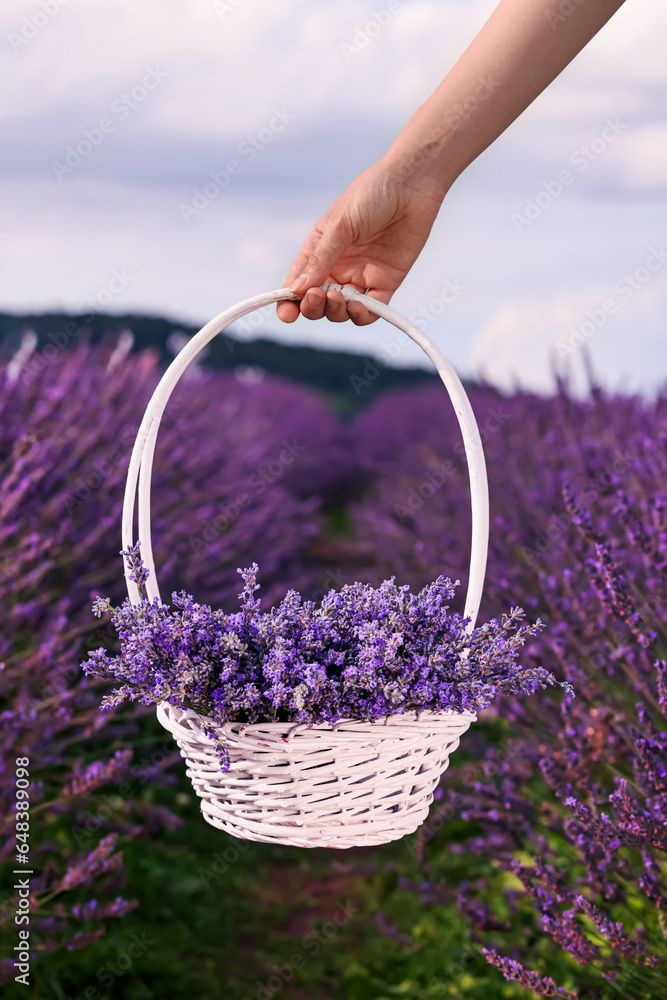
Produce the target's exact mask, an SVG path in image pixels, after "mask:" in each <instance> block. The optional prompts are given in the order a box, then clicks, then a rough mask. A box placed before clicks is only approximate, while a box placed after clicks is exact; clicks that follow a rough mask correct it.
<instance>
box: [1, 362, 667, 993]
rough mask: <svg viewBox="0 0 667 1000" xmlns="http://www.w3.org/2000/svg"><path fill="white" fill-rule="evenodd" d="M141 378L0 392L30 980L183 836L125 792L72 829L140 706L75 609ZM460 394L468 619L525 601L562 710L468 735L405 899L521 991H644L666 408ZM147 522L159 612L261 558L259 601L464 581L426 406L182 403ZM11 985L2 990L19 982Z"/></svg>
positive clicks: (140, 407)
mask: <svg viewBox="0 0 667 1000" xmlns="http://www.w3.org/2000/svg"><path fill="white" fill-rule="evenodd" d="M158 378H159V372H158V371H157V368H156V362H155V357H154V356H153V355H152V354H151V353H150V352H145V353H143V354H141V355H129V354H128V355H126V356H124V355H123V352H122V351H121V352H119V351H118V350H114V349H113V345H104V344H103V345H101V346H100V347H97V348H94V349H93V348H90V347H89V346H86V344H85V343H84V344H83V345H81V346H80V347H78V348H77V349H76V350H74V351H71V352H69V353H61V354H60V355H59V356H57V357H55V358H54V359H53V360H52V361H51V362H50V363H49V365H48V366H47V367H46V368H45V369H44V371H43V372H42V373H41V375H40V376H39V377H38V378H35V377H31V378H22V377H21V370H20V368H19V367H18V366H17V365H14V366H13V367H12V366H11V365H10V366H9V367H7V368H5V369H4V370H3V371H2V372H0V428H1V429H0V480H1V485H0V505H1V507H2V517H0V537H1V545H2V561H1V562H0V590H1V592H2V597H3V609H4V611H5V627H4V629H3V630H2V637H1V638H0V644H1V649H0V663H2V664H3V666H2V672H1V673H0V686H1V694H2V699H3V707H4V710H3V712H2V727H1V736H0V739H1V740H2V747H3V764H4V770H3V775H4V780H3V782H2V786H1V789H0V790H1V793H2V795H3V805H5V808H4V809H3V816H5V817H8V818H7V820H6V821H5V823H4V828H3V841H2V860H3V861H7V862H11V861H12V860H13V857H14V853H15V840H14V837H13V822H12V814H11V812H10V805H11V802H12V800H13V794H14V785H13V781H12V774H13V763H14V759H15V757H17V756H19V755H25V756H28V757H29V758H30V761H31V769H32V776H33V785H32V789H31V794H32V801H33V804H34V806H35V808H36V810H37V812H36V814H35V819H34V820H33V824H32V830H31V844H32V850H33V857H34V861H35V867H36V868H37V869H38V870H39V871H40V875H39V877H38V878H37V879H36V880H34V881H33V883H32V889H33V899H32V906H33V907H34V909H35V917H34V922H33V924H32V928H33V930H34V931H35V932H36V934H35V936H34V947H35V955H36V957H37V958H39V955H40V954H41V953H42V952H44V951H49V950H53V949H55V948H71V949H73V948H79V947H85V946H86V945H88V944H90V943H92V942H94V941H95V940H96V939H97V937H98V936H99V935H100V934H102V933H103V932H104V927H105V923H104V922H105V920H107V919H109V918H111V917H114V916H122V914H123V913H124V912H127V910H128V909H129V908H131V907H133V906H135V905H136V901H135V900H132V899H125V898H124V897H123V895H122V886H123V867H122V846H123V845H124V844H126V843H128V842H130V841H131V840H132V839H133V838H137V837H142V836H143V837H145V836H150V835H152V834H154V833H155V832H156V831H157V830H159V829H160V828H161V827H163V826H167V827H168V826H170V825H173V824H175V823H176V822H178V818H177V817H175V816H174V815H173V814H172V813H170V812H169V811H168V810H166V809H164V808H158V807H155V806H148V805H147V804H146V803H145V802H142V800H141V796H139V795H136V796H134V795H128V796H127V797H126V798H124V800H123V803H122V809H121V815H122V818H123V822H124V826H123V825H122V824H121V826H120V827H119V832H118V833H114V834H112V835H106V836H99V835H98V836H94V835H92V834H91V833H90V831H88V830H87V829H86V826H85V824H84V823H83V820H82V817H85V816H86V812H87V808H88V805H89V797H90V796H91V794H93V793H94V791H95V789H97V788H99V787H100V786H102V785H103V784H105V783H108V782H109V781H114V782H116V783H120V782H122V781H123V780H124V779H127V780H128V781H129V786H130V787H132V782H133V772H132V767H133V764H132V751H131V746H132V743H133V741H134V740H135V739H136V735H137V727H138V724H139V720H140V718H141V715H142V712H145V710H143V709H137V708H135V709H132V710H127V711H123V712H118V713H114V714H112V715H111V716H109V715H107V714H106V713H105V714H104V715H103V714H101V713H100V712H99V710H98V706H99V701H100V689H99V685H95V686H94V687H93V686H88V685H87V684H86V681H85V679H84V678H83V677H82V674H81V672H80V670H78V665H79V664H80V662H81V661H82V659H83V658H84V656H85V654H86V653H87V651H88V650H90V649H93V648H96V647H97V646H99V645H100V644H101V643H104V642H105V641H106V642H109V643H110V642H111V640H112V635H111V634H110V632H109V633H108V632H105V629H104V627H102V628H101V627H100V625H99V622H97V621H96V620H95V619H94V618H93V616H92V614H91V610H90V608H91V603H92V599H93V597H94V596H96V595H98V594H103V595H104V596H108V597H110V599H111V601H112V603H118V602H120V601H121V600H122V599H123V590H124V583H123V577H122V564H121V559H120V556H119V555H118V550H119V549H120V537H119V536H120V511H121V507H122V499H123V489H124V477H125V474H126V471H127V463H128V460H129V455H130V452H131V447H132V443H133V440H134V435H135V434H136V431H137V429H138V426H139V422H140V420H141V416H142V414H143V411H144V408H145V405H146V403H147V401H148V399H149V398H150V394H151V392H152V390H153V388H154V387H155V385H156V384H157V381H158ZM471 398H472V403H473V407H474V409H475V412H476V414H477V418H478V421H479V424H480V427H481V429H482V436H483V438H484V441H485V451H486V456H487V461H488V465H489V479H490V486H491V496H492V528H491V549H490V558H489V570H488V575H487V586H486V590H485V596H484V602H483V606H482V620H485V619H486V618H489V617H492V616H497V615H499V614H501V613H502V612H504V611H506V610H507V608H508V606H509V605H511V604H517V603H518V604H520V605H522V606H523V607H525V608H526V610H527V611H528V612H529V614H530V615H531V616H533V612H534V614H535V615H537V614H539V615H540V616H541V617H542V618H543V619H545V620H546V621H547V622H548V625H549V628H548V629H547V630H546V631H545V632H544V633H542V634H540V635H538V636H536V637H535V639H534V641H533V643H532V645H531V647H529V649H528V657H529V658H530V659H532V660H533V661H534V663H535V664H536V665H537V664H543V665H544V666H545V667H547V668H549V669H553V670H554V671H555V672H556V673H557V674H558V675H559V676H561V677H563V678H567V679H568V680H570V681H571V682H572V683H573V684H574V686H575V688H576V689H577V691H578V697H577V698H576V699H575V700H574V701H572V702H571V703H569V704H568V703H567V702H564V701H562V700H561V699H560V698H558V699H555V700H554V699H553V698H552V697H551V696H549V695H547V694H544V695H542V696H539V697H538V698H534V699H530V700H529V701H528V702H527V703H526V704H525V705H524V706H521V705H519V704H515V703H514V702H511V701H509V702H507V703H506V704H502V705H499V706H498V707H497V709H495V710H490V711H489V712H488V713H485V715H486V719H485V721H486V725H478V726H477V727H475V734H474V736H473V735H472V733H471V739H474V741H475V751H476V752H475V757H476V758H477V763H471V764H469V765H466V766H465V767H459V768H457V767H456V766H455V765H452V767H451V768H450V770H449V771H448V772H447V774H446V776H445V780H444V781H443V787H442V794H441V796H440V798H439V800H438V803H437V806H436V807H435V812H434V817H433V822H432V823H429V824H427V825H426V826H425V827H424V828H423V830H422V832H421V833H420V836H419V838H418V842H417V849H418V857H419V859H420V863H421V864H422V865H423V868H424V881H423V882H421V883H420V884H419V885H418V886H417V885H415V891H416V892H419V893H420V895H421V897H422V898H423V901H424V904H425V905H427V904H428V903H429V901H433V900H437V899H438V898H445V897H447V896H448V894H449V897H451V894H452V893H454V895H455V896H458V899H459V905H460V907H461V908H462V909H463V910H464V912H465V913H466V914H467V915H468V916H469V918H470V922H471V935H472V936H473V937H474V938H475V940H476V941H477V942H478V943H479V944H480V945H481V946H484V947H485V948H486V956H487V960H489V961H491V962H492V963H493V964H495V965H497V966H499V967H500V968H501V970H502V971H503V972H504V973H505V975H506V976H507V978H509V979H514V980H516V981H518V982H520V983H521V984H522V985H524V986H525V987H526V988H532V989H534V990H535V991H536V992H537V993H538V994H542V995H550V994H553V995H556V994H557V993H558V991H560V995H575V996H581V997H588V996H590V997H593V996H596V997H602V996H615V995H618V996H630V997H633V996H646V997H649V996H656V997H657V996H660V995H661V985H660V983H661V978H660V977H661V973H660V969H659V959H660V956H661V953H663V952H664V950H665V947H664V946H665V935H664V933H663V930H664V923H663V918H662V910H663V908H664V906H665V897H666V896H667V893H665V889H664V882H663V872H664V868H663V865H664V852H665V849H666V847H667V825H666V823H667V817H666V816H665V811H664V796H665V791H667V787H666V783H667V771H666V770H665V764H666V763H667V762H666V761H665V756H666V751H667V742H666V741H667V738H666V737H665V736H664V735H663V733H662V730H663V729H664V713H665V710H666V704H667V687H666V683H665V676H664V663H663V657H664V656H665V650H664V640H665V636H664V626H663V625H662V623H663V621H664V610H665V601H666V599H667V589H666V587H665V572H666V567H667V562H666V560H665V548H666V545H667V539H666V536H665V524H664V488H665V482H666V481H667V479H666V475H665V473H666V472H667V469H666V464H667V463H666V460H665V442H666V441H667V399H666V400H663V399H661V400H658V402H657V403H656V404H654V405H649V404H646V403H643V402H641V401H639V400H638V399H630V398H622V397H614V398H610V397H607V396H605V395H604V394H603V393H601V392H600V391H598V390H596V389H593V390H592V391H591V394H590V398H588V399H587V400H585V401H581V400H576V399H574V398H572V396H571V395H570V393H569V392H568V390H567V387H566V386H565V385H561V386H560V387H559V392H558V393H557V394H556V395H555V396H554V397H552V398H548V399H546V398H541V397H536V396H533V395H530V394H527V393H518V394H516V395H515V396H513V397H510V398H504V397H501V396H499V395H498V394H497V393H495V392H494V391H493V390H491V389H488V388H475V389H474V390H472V391H471ZM152 522H153V540H154V547H155V557H156V565H157V566H158V574H159V580H160V586H161V592H162V594H163V599H166V595H169V594H170V593H171V591H172V590H174V589H179V590H180V589H181V588H182V589H185V590H186V591H188V592H190V593H193V594H194V595H195V596H196V597H197V599H198V600H201V601H202V602H206V603H210V604H212V605H213V606H219V607H225V608H230V609H232V608H234V607H235V606H236V603H237V599H236V594H237V592H238V588H239V583H238V579H239V578H238V574H237V572H236V568H237V567H238V566H246V565H249V564H250V563H251V562H252V561H253V560H254V559H257V561H258V562H259V563H260V566H261V571H262V591H261V597H262V601H263V606H264V607H268V606H269V605H271V604H272V603H274V602H275V601H277V600H278V599H279V598H280V597H282V596H283V595H284V593H285V592H286V591H287V589H289V588H291V587H294V588H296V589H297V590H299V591H300V592H301V593H302V594H303V595H304V597H306V598H310V599H317V597H318V596H321V595H322V593H323V592H324V591H326V590H328V589H330V588H331V587H339V586H340V585H342V584H343V583H349V582H352V580H354V579H359V580H362V581H364V582H370V583H374V584H379V583H380V582H381V581H382V580H383V579H385V578H387V577H389V576H391V575H394V574H395V575H396V577H397V581H398V582H399V583H401V584H403V583H409V584H410V585H411V586H412V587H413V588H414V587H422V586H424V585H426V584H427V583H428V582H430V581H431V580H433V579H435V578H436V577H437V576H438V575H440V574H443V575H449V576H451V577H452V578H454V579H456V578H460V579H461V580H462V582H463V583H464V584H465V576H466V573H465V567H466V564H467V558H468V546H469V538H470V529H469V511H468V494H467V484H466V473H465V460H464V456H463V452H462V446H461V442H460V437H459V434H458V430H457V426H456V422H455V419H454V416H453V414H452V411H451V408H450V406H449V404H448V401H447V398H446V394H445V392H444V389H442V388H441V387H440V386H438V385H436V386H434V387H433V388H429V389H426V390H425V389H423V388H420V389H419V390H409V391H394V392H392V393H391V394H388V395H386V396H385V397H383V398H380V399H379V400H378V401H377V402H376V403H374V404H372V405H371V406H369V407H368V408H366V409H365V410H362V411H361V412H360V414H359V415H358V416H357V417H356V419H355V420H354V421H353V422H352V423H348V424H343V423H340V422H339V421H338V420H337V419H336V418H335V416H334V415H333V414H332V413H331V412H330V410H329V409H327V407H326V406H325V405H324V404H323V403H322V402H321V401H320V400H319V399H318V398H317V397H316V396H315V395H314V394H313V393H311V392H310V391H308V390H306V389H304V388H301V387H297V386H295V385H292V384H290V383H288V382H285V381H281V380H278V379H271V378H264V379H263V380H262V381H260V382H258V383H257V384H250V383H248V382H245V381H239V379H237V378H235V376H234V375H231V374H229V375H228V374H225V375H222V374H210V375H204V376H202V377H201V378H199V379H191V380H189V381H184V382H183V383H182V384H180V385H179V386H178V388H177V390H176V391H175V393H174V395H173V397H172V399H171V401H170V404H169V407H168V410H167V412H166V414H165V417H164V420H163V428H162V430H161V432H160V438H159V440H158V451H157V455H156V463H155V471H154V485H153V502H152ZM463 590H464V588H461V591H460V599H461V600H462V591H463ZM107 628H108V626H107ZM471 745H472V744H471ZM480 760H481V763H480ZM178 761H180V758H179V757H178V755H177V754H175V753H174V754H172V755H170V756H168V757H166V758H164V759H162V760H161V761H160V762H159V763H157V764H156V765H155V767H154V770H155V771H156V772H160V775H159V780H160V781H162V782H165V781H169V780H172V779H171V778H170V771H171V770H172V768H173V765H174V764H175V763H176V762H178ZM134 786H137V781H136V780H134ZM40 815H41V816H42V817H44V822H43V823H40V822H38V821H37V818H38V817H39V816H40ZM458 815H461V816H463V817H465V818H467V819H469V820H471V821H474V822H475V823H476V824H477V826H476V828H475V829H476V830H477V832H476V834H475V836H474V837H473V838H472V839H471V840H469V841H466V842H462V843H458V844H455V845H452V844H451V843H450V844H448V845H446V843H445V842H446V839H447V838H446V837H445V836H444V835H442V836H441V835H439V834H436V831H438V830H440V831H441V833H442V823H443V822H447V821H449V820H450V819H451V818H452V817H455V816H458ZM51 822H53V823H54V824H56V823H57V827H58V830H59V840H58V844H57V845H56V844H55V843H54V841H53V839H52V837H51V833H50V830H51V826H50V823H51ZM62 831H65V834H64V835H63V833H62ZM82 831H84V832H83V833H82ZM63 836H64V839H63ZM56 846H57V850H56V849H55V848H56ZM452 849H455V850H456V851H460V852H483V853H484V855H485V856H486V857H488V858H491V859H493V861H494V865H495V870H496V871H497V878H496V880H495V881H494V882H493V884H491V883H489V882H488V881H487V882H485V883H480V884H474V885H465V886H461V887H457V886H451V885H443V884H442V883H441V881H439V879H438V870H439V858H440V857H441V855H442V852H443V851H445V850H448V851H450V852H451V851H452ZM499 885H500V886H501V888H502V892H501V893H500V894H499V892H498V886H499ZM499 900H500V902H499ZM15 905H16V899H15V897H14V896H13V895H12V893H11V891H10V892H8V893H6V894H5V895H4V897H3V898H2V899H1V900H0V918H1V919H2V920H4V921H5V922H6V921H9V920H11V919H12V917H13V912H14V909H15ZM84 919H85V920H86V921H87V923H86V924H85V927H86V930H85V931H82V930H81V929H80V928H81V921H82V920H84ZM91 921H92V923H91ZM91 927H92V929H90V928H91ZM555 956H559V957H558V959H557V958H556V957H555ZM4 974H5V977H6V978H9V977H11V976H12V975H13V968H11V967H10V965H9V963H6V964H5V966H4ZM556 979H557V980H558V982H556V981H555V980H556ZM604 990H607V993H605V992H603V991H604ZM614 991H615V992H614ZM662 992H664V990H663V991H662Z"/></svg>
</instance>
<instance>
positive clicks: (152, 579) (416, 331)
mask: <svg viewBox="0 0 667 1000" xmlns="http://www.w3.org/2000/svg"><path fill="white" fill-rule="evenodd" d="M321 287H322V288H323V289H324V291H328V290H329V289H337V290H339V291H340V292H342V294H343V297H344V299H345V300H346V302H361V303H362V304H363V305H364V306H366V308H367V309H368V310H369V311H370V312H372V313H375V315H376V316H380V317H382V319H385V320H387V322H388V323H391V324H393V326H395V327H397V328H398V329H399V330H402V331H403V333H405V334H407V336H408V337H410V338H411V340H414V342H415V343H416V344H418V345H419V347H421V349H422V350H423V351H424V353H425V354H426V355H427V356H428V357H429V358H430V360H431V361H432V362H433V364H434V365H435V367H436V369H437V372H438V374H439V375H440V378H441V379H442V381H443V383H444V385H445V388H446V389H447V391H448V393H449V397H450V399H451V401H452V404H453V406H454V410H455V412H456V416H457V419H458V422H459V426H460V428H461V434H462V437H463V444H464V447H465V454H466V459H467V462H468V473H469V478H470V494H471V505H472V545H471V553H470V576H469V580H468V592H467V594H466V602H465V610H464V617H466V618H470V622H469V624H468V631H472V629H473V628H474V625H475V621H476V619H477V612H478V611H479V604H480V601H481V599H482V588H483V585H484V574H485V572H486V559H487V552H488V544H489V488H488V481H487V475H486V463H485V460H484V449H483V448H482V439H481V437H480V434H479V428H478V426H477V421H476V420H475V415H474V413H473V410H472V407H471V405H470V400H469V399H468V397H467V395H466V392H465V389H464V388H463V386H462V385H461V381H460V379H459V377H458V375H457V374H456V372H455V371H454V369H453V368H452V366H451V364H450V363H449V361H448V360H447V358H446V357H445V356H444V354H443V353H442V351H441V350H440V348H439V347H438V346H437V345H436V344H434V343H433V341H432V340H431V339H430V338H429V337H428V336H427V335H426V334H425V333H424V331H423V330H421V329H420V328H419V327H418V326H416V325H415V324H414V323H411V322H410V321H409V320H408V319H406V318H405V316H402V315H401V313H399V312H397V311H396V309H392V308H391V306H387V305H385V304H384V303H383V302H378V301H377V300H376V299H372V298H369V296H368V295H363V294H362V293H361V292H358V291H357V290H356V289H354V288H352V287H350V286H349V285H337V284H334V283H327V284H324V285H322V286H321ZM301 297H302V296H300V295H295V294H294V293H293V292H290V291H289V289H288V288H277V289H276V290H275V291H272V292H265V293H264V294H262V295H256V296H254V298H251V299H246V300H245V301H243V302H239V303H238V305H235V306H232V307H231V308H230V309H226V310H225V311H224V312H222V313H220V314H219V315H218V316H216V317H215V318H214V319H212V320H211V321H210V322H209V323H207V324H206V326H204V327H202V329H201V330H200V331H199V333H197V334H195V336H194V337H193V338H192V339H191V340H190V341H189V342H188V343H187V344H186V345H185V347H184V348H183V349H182V350H181V351H180V352H179V353H178V354H177V356H176V357H175V358H174V360H173V361H172V362H171V364H170V365H169V367H168V368H167V370H166V372H165V373H164V375H163V376H162V378H161V380H160V382H159V383H158V386H157V388H156V389H155V392H154V393H153V395H152V397H151V399H150V402H149V404H148V406H147V408H146V412H145V414H144V418H143V420H142V422H141V426H140V427H139V431H138V433H137V438H136V441H135V443H134V448H133V450H132V456H131V458H130V465H129V468H128V472H127V482H126V484H125V496H124V501H123V519H122V539H123V549H128V548H129V547H130V546H131V545H132V544H133V542H132V530H133V520H134V504H135V499H136V492H137V480H138V481H139V512H138V513H139V521H138V530H139V534H138V537H139V538H140V539H141V546H142V548H141V556H142V559H143V562H144V565H145V566H146V569H147V570H148V571H149V577H148V580H147V583H146V592H147V594H148V597H149V599H150V600H151V601H152V600H153V598H155V597H157V598H158V600H161V598H160V591H159V588H158V584H157V578H156V574H155V564H154V561H153V550H152V546H151V515H150V488H151V472H152V467H153V455H154V452H155V442H156V439H157V434H158V430H159V427H160V420H161V418H162V414H163V412H164V410H165V407H166V405H167V402H168V401H169V397H170V396H171V394H172V392H173V390H174V388H175V387H176V384H177V382H178V381H179V379H180V377H181V375H182V374H183V372H184V371H185V369H186V368H187V366H188V365H189V364H190V362H191V361H192V360H193V359H194V358H195V357H196V355H197V354H198V353H199V352H200V351H201V350H202V348H204V347H205V346H206V344H208V343H209V341H211V340H213V338H214V337H217V335H218V334H219V333H222V331H223V330H224V329H226V328H227V327H228V326H229V325H230V323H234V322H235V321H236V320H238V319H240V318H241V317H242V316H247V314H248V313H251V312H254V311H255V309H261V308H262V307H263V306H266V305H270V304H271V303H273V302H280V301H283V300H292V301H293V300H297V299H300V298H301ZM124 564H125V582H126V584H127V592H128V595H129V598H130V601H131V602H132V604H139V603H141V598H140V596H139V589H138V587H137V584H136V583H135V582H134V581H133V580H130V568H129V567H128V565H127V559H125V560H124Z"/></svg>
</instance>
